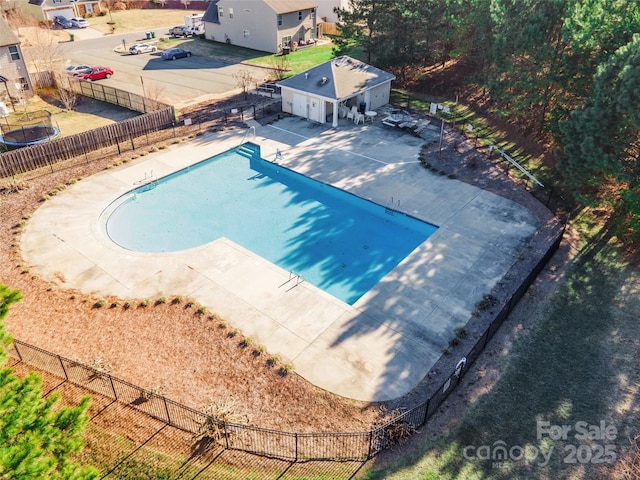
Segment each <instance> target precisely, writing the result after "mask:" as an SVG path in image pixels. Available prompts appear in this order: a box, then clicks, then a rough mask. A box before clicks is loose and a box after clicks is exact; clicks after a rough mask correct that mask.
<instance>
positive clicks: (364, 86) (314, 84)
mask: <svg viewBox="0 0 640 480" xmlns="http://www.w3.org/2000/svg"><path fill="white" fill-rule="evenodd" d="M395 78H396V77H395V76H394V75H392V74H391V73H388V72H385V71H384V70H380V69H379V68H376V67H373V66H371V65H368V64H366V63H364V62H361V61H359V60H356V59H354V58H351V57H348V56H346V55H345V56H342V57H338V58H334V59H332V60H330V61H328V62H326V63H323V64H321V65H318V66H317V67H313V68H312V69H310V70H307V71H306V72H303V73H301V74H299V75H295V76H293V77H291V78H287V79H286V80H283V81H282V82H280V84H279V85H281V86H283V87H289V88H292V89H295V90H300V91H303V92H307V93H312V94H316V95H320V96H322V97H325V98H330V99H332V100H344V99H347V98H350V97H352V96H354V95H355V94H356V93H358V92H361V91H364V90H369V89H371V88H373V87H376V86H378V85H380V84H383V83H385V82H389V81H391V80H395Z"/></svg>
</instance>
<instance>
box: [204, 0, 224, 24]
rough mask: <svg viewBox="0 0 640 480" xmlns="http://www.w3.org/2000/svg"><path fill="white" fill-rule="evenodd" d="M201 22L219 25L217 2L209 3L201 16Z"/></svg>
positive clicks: (212, 0) (216, 0)
mask: <svg viewBox="0 0 640 480" xmlns="http://www.w3.org/2000/svg"><path fill="white" fill-rule="evenodd" d="M202 21H203V22H209V23H220V19H219V18H218V0H211V2H209V6H208V7H207V10H206V11H205V12H204V15H203V16H202Z"/></svg>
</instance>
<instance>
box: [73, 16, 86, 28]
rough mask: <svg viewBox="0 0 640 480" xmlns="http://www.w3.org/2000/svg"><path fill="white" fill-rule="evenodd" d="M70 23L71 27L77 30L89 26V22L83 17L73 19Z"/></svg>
mask: <svg viewBox="0 0 640 480" xmlns="http://www.w3.org/2000/svg"><path fill="white" fill-rule="evenodd" d="M69 21H70V22H71V26H72V27H75V28H87V27H88V26H89V22H87V21H86V20H85V19H84V18H82V17H72V18H70V19H69Z"/></svg>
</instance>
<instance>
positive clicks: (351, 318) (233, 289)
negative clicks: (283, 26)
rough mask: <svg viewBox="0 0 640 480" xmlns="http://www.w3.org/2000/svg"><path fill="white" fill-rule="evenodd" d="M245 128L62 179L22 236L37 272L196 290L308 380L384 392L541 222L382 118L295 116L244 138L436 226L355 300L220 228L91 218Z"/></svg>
mask: <svg viewBox="0 0 640 480" xmlns="http://www.w3.org/2000/svg"><path fill="white" fill-rule="evenodd" d="M246 133H247V131H246V130H235V131H225V132H217V133H206V134H204V135H202V136H200V137H197V138H195V139H193V140H190V141H189V142H186V143H185V144H182V145H179V146H178V145H174V146H171V147H170V148H168V149H166V150H162V151H160V152H156V153H153V154H150V155H148V156H145V157H144V158H140V159H137V160H136V161H135V162H132V163H131V164H127V165H124V166H121V167H118V168H113V169H110V170H105V171H103V172H101V173H98V174H96V175H93V176H91V177H89V178H86V179H84V180H82V181H81V182H79V183H77V184H75V185H73V186H71V187H69V188H67V189H66V190H64V191H62V192H61V193H59V194H58V195H57V196H56V197H55V198H52V199H50V200H48V201H47V202H45V203H44V204H43V206H42V207H40V208H39V209H38V210H37V211H36V212H35V213H34V215H33V216H32V218H31V219H30V220H29V222H28V224H27V226H26V228H25V231H24V232H23V234H22V244H21V247H22V253H23V256H24V259H25V261H26V262H28V263H29V265H30V269H31V271H36V272H37V273H39V274H40V275H41V277H42V278H44V279H46V280H49V281H52V282H55V283H57V284H59V285H60V286H61V287H64V288H75V289H78V290H80V291H82V292H83V293H87V294H93V295H97V296H109V295H114V296H118V297H121V298H124V299H126V298H150V299H155V298H159V297H161V296H165V297H170V296H173V295H182V296H185V297H189V298H192V299H193V300H195V301H196V302H198V303H199V304H202V305H205V306H207V308H208V310H209V311H210V312H215V313H217V314H218V315H219V316H220V317H222V318H224V319H225V320H226V321H227V322H228V323H229V324H231V325H232V326H233V327H235V328H237V329H239V330H240V331H241V332H242V333H243V334H244V335H245V336H248V337H251V338H252V339H253V340H254V341H255V342H257V343H258V344H261V345H263V346H264V347H265V348H266V349H267V351H268V352H269V353H270V354H272V355H278V356H279V357H280V358H281V359H282V361H283V362H288V363H292V364H293V366H294V369H295V371H296V372H297V373H298V374H300V375H301V376H302V377H304V378H305V379H307V380H308V381H309V382H311V383H313V384H314V385H316V386H318V387H320V388H323V389H325V390H328V391H331V392H333V393H336V394H338V395H341V396H344V397H349V398H353V399H357V400H364V401H384V400H390V399H394V398H397V397H399V396H402V395H403V394H405V393H407V392H409V391H411V390H412V389H413V388H414V387H415V386H416V385H417V384H418V383H419V382H420V381H421V380H422V379H423V377H424V376H425V375H426V374H427V372H428V371H429V370H430V368H431V367H432V366H433V365H434V364H435V363H436V361H437V360H438V359H439V357H440V355H441V353H442V350H443V349H444V348H445V347H446V346H447V345H448V342H449V340H450V339H451V338H452V337H453V336H454V330H455V328H456V327H459V326H463V325H465V324H466V323H467V322H468V321H469V319H470V318H471V317H472V312H473V311H474V309H475V305H476V304H477V302H478V301H479V300H481V299H482V297H483V295H485V294H487V293H489V292H490V291H491V289H492V287H494V286H495V285H496V284H497V283H498V282H499V281H500V280H501V279H502V278H503V276H504V275H505V273H506V272H507V271H508V270H509V268H510V267H511V266H512V265H513V264H514V263H515V262H516V260H517V258H518V257H519V256H520V255H521V253H522V252H523V251H524V250H525V248H526V245H527V242H528V241H529V239H530V238H531V237H532V236H533V234H534V233H535V232H536V230H537V228H538V220H537V219H536V217H535V216H534V215H533V214H532V213H531V212H530V211H529V210H527V209H526V208H524V207H523V206H521V205H519V204H517V203H515V202H512V201H510V200H507V199H504V198H502V197H499V196H497V195H495V194H492V193H490V192H487V191H483V190H481V189H478V188H476V187H473V186H471V185H468V184H465V183H462V182H460V181H457V180H452V179H449V178H447V177H445V176H440V175H438V174H435V173H433V172H430V171H428V170H427V169H425V168H424V167H423V166H422V165H421V164H420V162H419V160H418V154H419V150H420V146H421V145H422V143H423V141H422V140H421V139H419V138H416V137H413V136H410V135H406V134H401V133H400V132H398V131H394V130H391V129H387V128H383V127H381V126H380V125H379V124H378V125H375V124H374V125H372V124H365V125H353V124H352V123H351V122H349V123H347V122H345V123H341V125H340V126H339V127H338V128H337V129H331V128H329V127H328V126H326V125H319V124H315V123H312V122H307V121H305V120H304V119H300V118H296V117H294V118H286V119H284V120H280V121H278V122H276V123H275V124H273V125H266V126H262V127H259V126H258V127H256V131H255V133H256V135H255V137H254V136H253V135H246V136H247V138H246V139H247V140H249V141H252V142H254V143H256V144H258V145H260V147H261V153H262V157H263V158H265V159H268V160H273V159H274V158H275V154H276V150H280V151H281V152H282V160H279V161H278V163H280V164H282V165H284V166H286V167H288V168H291V169H293V170H296V171H298V172H300V173H303V174H305V175H307V176H309V177H312V178H315V179H317V180H319V181H322V182H324V183H329V184H332V185H334V186H336V187H338V188H341V189H343V190H347V191H349V192H351V193H354V194H356V195H358V196H360V197H363V198H366V199H369V200H372V201H374V202H376V203H378V204H381V205H383V206H389V207H393V208H394V209H397V210H400V211H403V212H406V213H408V214H410V215H412V216H415V217H418V218H420V219H423V220H425V221H427V222H430V223H432V224H434V225H437V226H438V227H439V229H438V230H437V231H436V232H435V233H434V234H433V235H432V236H431V237H429V239H428V240H427V241H425V242H424V243H423V244H422V245H420V246H419V247H418V248H417V249H415V250H414V251H413V252H412V253H411V254H410V255H409V256H408V257H407V258H405V259H404V260H403V261H402V262H401V263H400V264H399V265H398V266H397V267H396V268H395V269H393V270H392V271H391V272H390V273H389V274H388V275H386V276H385V277H384V278H383V279H382V281H381V282H379V283H378V284H377V285H376V286H375V287H374V288H373V289H371V290H370V291H369V292H368V293H366V294H365V295H364V296H363V297H362V298H360V299H359V300H358V301H357V302H356V303H355V304H354V305H353V306H349V305H347V304H345V303H343V302H341V301H339V300H337V299H335V298H333V297H331V296H330V295H328V294H326V293H324V292H323V291H321V290H319V289H317V288H315V287H313V286H312V285H309V284H307V283H306V282H298V281H297V279H296V278H291V275H290V273H289V272H287V271H284V270H282V269H280V268H279V267H277V266H275V265H272V264H271V263H269V262H267V261H265V260H264V259H262V258H260V257H258V256H256V255H255V254H253V253H251V252H250V251H248V250H246V249H244V248H242V247H241V246H238V245H236V244H234V243H233V242H230V241H229V240H227V239H218V240H215V241H213V242H211V243H209V244H207V245H203V246H201V247H197V248H193V249H189V250H185V251H181V252H172V253H163V254H147V253H139V252H132V251H128V250H125V249H123V248H120V247H119V246H117V245H115V244H114V243H113V242H111V241H110V240H109V238H108V237H107V235H106V233H105V232H104V229H103V226H101V225H100V223H99V218H100V214H101V213H102V211H103V210H104V209H105V208H106V207H107V206H108V205H109V204H110V203H111V202H112V201H113V200H115V199H116V198H118V197H119V196H120V195H122V194H124V193H125V192H127V191H129V190H131V189H133V188H135V187H136V186H137V185H139V183H140V182H141V181H143V180H144V179H145V178H149V177H150V176H151V175H152V174H153V175H154V176H155V177H158V178H159V177H162V176H164V175H167V174H169V173H171V172H174V171H176V170H179V169H181V168H185V167H187V166H189V165H191V164H193V163H195V162H198V161H200V160H203V159H205V158H209V157H211V156H213V155H216V154H218V153H221V152H223V151H226V150H228V149H230V148H233V147H236V146H238V145H239V144H240V142H241V140H242V139H243V138H244V137H245V134H246ZM70 212H71V213H70ZM265 235H266V236H268V232H265Z"/></svg>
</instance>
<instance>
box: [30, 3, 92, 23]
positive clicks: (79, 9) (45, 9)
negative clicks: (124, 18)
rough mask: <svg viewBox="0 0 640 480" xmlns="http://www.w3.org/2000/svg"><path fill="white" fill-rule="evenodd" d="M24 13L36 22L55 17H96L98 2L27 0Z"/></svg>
mask: <svg viewBox="0 0 640 480" xmlns="http://www.w3.org/2000/svg"><path fill="white" fill-rule="evenodd" d="M25 7H26V8H25V11H26V12H27V13H28V14H29V15H31V16H32V17H35V18H37V19H38V20H53V17H55V16H58V15H60V16H63V17H67V18H71V17H84V16H86V15H87V14H93V15H98V14H99V13H100V12H101V11H102V10H101V8H100V0H29V1H28V3H27V4H25Z"/></svg>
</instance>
